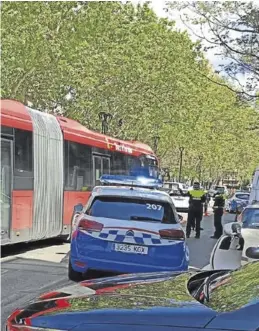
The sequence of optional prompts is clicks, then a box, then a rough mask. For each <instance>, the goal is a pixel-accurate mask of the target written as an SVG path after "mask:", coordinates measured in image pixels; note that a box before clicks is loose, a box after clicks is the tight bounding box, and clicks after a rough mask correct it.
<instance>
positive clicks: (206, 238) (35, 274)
mask: <svg viewBox="0 0 259 331" xmlns="http://www.w3.org/2000/svg"><path fill="white" fill-rule="evenodd" d="M232 220H233V215H228V214H226V215H225V219H224V223H226V222H229V221H232ZM202 227H203V228H204V231H202V232H201V238H200V239H195V238H194V237H191V238H189V239H187V240H188V245H189V249H190V265H191V266H195V267H199V268H202V267H204V266H205V265H207V264H208V262H209V257H210V252H211V250H212V248H213V246H214V244H215V242H216V240H213V239H210V236H211V235H212V234H213V217H212V216H209V217H205V218H204V219H203V221H202ZM193 236H194V234H193ZM68 252H69V244H62V243H59V244H57V242H56V241H53V240H51V241H46V242H43V243H36V244H31V245H18V246H16V247H4V248H3V249H2V258H1V276H2V298H1V306H2V311H1V320H2V329H3V326H4V323H5V321H6V318H7V317H8V315H9V314H10V313H11V312H12V311H14V310H15V309H16V308H18V307H22V306H24V305H25V304H26V303H28V301H30V300H32V299H34V298H35V297H37V296H38V295H40V294H42V293H45V292H48V291H50V290H52V289H58V288H61V287H63V286H67V285H68V284H71V283H72V282H70V281H69V280H68V278H67V262H68Z"/></svg>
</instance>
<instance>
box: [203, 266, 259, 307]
mask: <svg viewBox="0 0 259 331" xmlns="http://www.w3.org/2000/svg"><path fill="white" fill-rule="evenodd" d="M258 275H259V262H254V263H249V264H246V265H245V266H243V267H242V268H241V269H239V270H237V271H233V272H231V273H228V274H226V275H224V276H222V275H220V276H219V277H218V278H216V279H215V280H214V282H213V283H212V284H211V285H210V289H209V292H210V294H209V301H208V302H206V303H205V304H206V305H207V306H209V307H210V308H212V309H214V310H216V311H218V312H228V311H233V310H236V309H240V308H241V307H243V306H245V305H247V304H249V303H251V302H253V301H254V300H258V298H259V279H258Z"/></svg>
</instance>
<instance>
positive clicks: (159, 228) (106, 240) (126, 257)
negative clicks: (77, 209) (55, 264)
mask: <svg viewBox="0 0 259 331" xmlns="http://www.w3.org/2000/svg"><path fill="white" fill-rule="evenodd" d="M100 182H101V183H102V184H103V185H102V186H97V187H95V188H94V189H93V191H92V194H91V196H90V198H89V200H88V202H87V205H86V206H85V207H84V208H83V210H82V211H81V213H80V214H79V213H78V215H77V217H76V219H75V222H74V226H73V232H72V236H71V249H70V258H69V271H68V275H69V278H70V279H71V280H75V281H77V280H80V279H81V276H82V274H85V273H86V272H87V271H90V270H99V271H109V272H115V273H132V272H152V271H182V270H183V271H184V270H187V269H188V264H189V250H188V247H187V245H186V241H185V234H184V231H183V229H182V227H181V225H180V223H179V217H178V215H177V213H176V210H175V207H174V205H173V203H172V200H171V198H170V196H169V195H168V194H167V193H165V192H162V191H158V190H157V189H156V188H157V187H158V186H159V180H152V179H145V178H135V177H132V176H113V175H103V176H102V177H101V178H100Z"/></svg>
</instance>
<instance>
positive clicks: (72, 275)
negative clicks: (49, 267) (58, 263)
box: [68, 260, 83, 282]
mask: <svg viewBox="0 0 259 331" xmlns="http://www.w3.org/2000/svg"><path fill="white" fill-rule="evenodd" d="M68 278H69V279H70V280H72V281H74V282H80V281H81V280H82V279H83V276H82V273H81V272H77V271H75V270H74V269H73V267H72V264H71V261H70V260H69V264H68Z"/></svg>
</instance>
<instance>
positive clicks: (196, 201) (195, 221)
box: [186, 182, 206, 239]
mask: <svg viewBox="0 0 259 331" xmlns="http://www.w3.org/2000/svg"><path fill="white" fill-rule="evenodd" d="M186 195H187V196H189V197H190V200H189V211H188V219H187V226H186V237H187V238H190V234H191V230H192V229H194V227H195V230H196V235H195V238H197V239H199V238H200V231H201V220H202V216H203V203H204V202H205V200H206V194H205V191H204V190H203V189H201V187H200V183H198V182H195V183H193V189H192V190H190V191H189V192H188V193H187V194H186Z"/></svg>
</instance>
